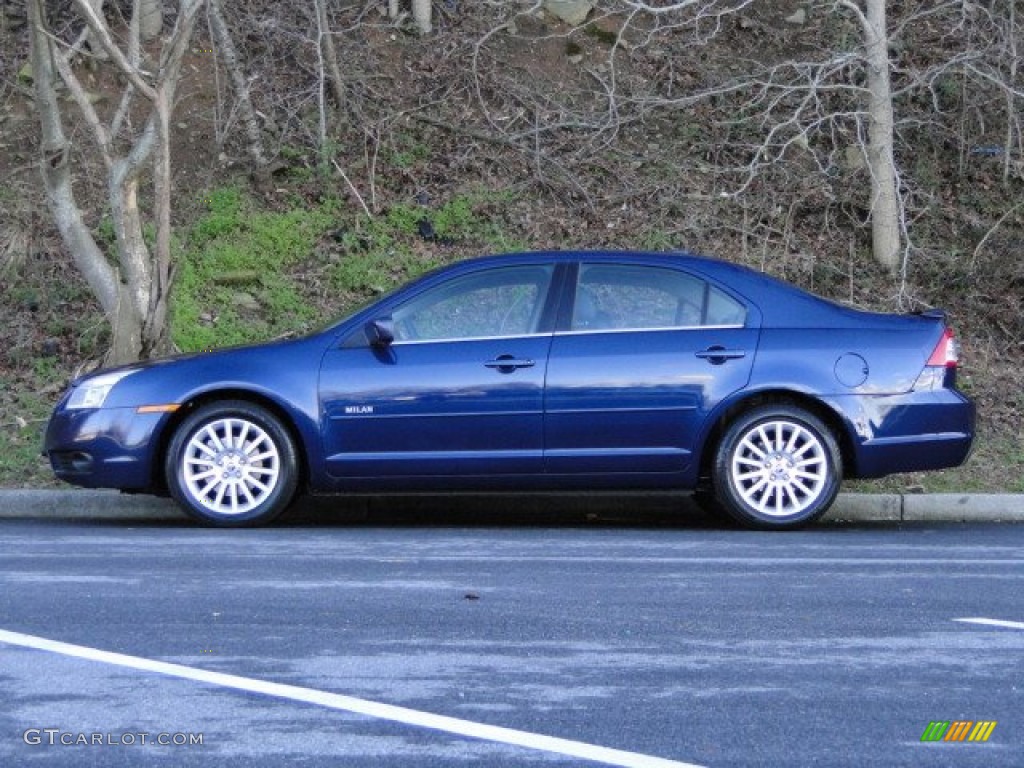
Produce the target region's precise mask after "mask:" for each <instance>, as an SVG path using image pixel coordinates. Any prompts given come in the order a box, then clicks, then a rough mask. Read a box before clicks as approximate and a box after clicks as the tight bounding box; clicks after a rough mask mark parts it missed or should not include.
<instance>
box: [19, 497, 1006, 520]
mask: <svg viewBox="0 0 1024 768" xmlns="http://www.w3.org/2000/svg"><path fill="white" fill-rule="evenodd" d="M424 516H427V517H432V518H436V520H437V522H444V521H445V519H446V517H447V518H448V519H450V520H453V521H455V522H467V521H472V520H475V519H480V520H482V521H484V522H486V521H488V520H492V519H493V520H505V519H508V518H510V517H511V518H528V519H529V518H534V517H537V518H541V519H549V520H555V521H560V522H572V521H578V520H585V521H597V522H600V521H606V520H611V521H620V520H624V521H628V520H630V519H635V520H636V521H638V522H651V523H658V522H664V521H673V520H677V519H679V518H680V516H682V518H683V519H688V518H691V517H692V516H698V517H699V516H702V513H701V512H700V511H699V510H698V509H697V507H696V505H694V504H692V502H690V499H689V496H688V495H686V494H664V493H650V494H644V493H637V494H608V493H593V494H588V493H550V494H508V493H502V494H491V495H472V494H460V495H453V496H445V495H438V494H433V495H422V496H336V497H315V498H314V497H311V498H306V499H304V500H300V501H299V503H298V504H297V505H296V507H295V508H294V509H293V510H292V511H291V512H290V514H289V515H288V516H287V517H286V518H285V522H287V521H288V520H291V521H292V522H303V523H315V522H316V521H317V520H324V521H335V520H341V521H344V520H352V521H367V520H369V521H374V520H377V519H381V518H383V519H393V520H395V521H398V522H400V521H402V520H405V519H417V520H419V519H422V518H423V517H424ZM4 518H7V519H51V520H90V519H93V520H118V519H121V520H140V521H141V520H150V521H160V520H165V521H173V520H182V519H185V515H184V513H182V512H181V510H180V509H178V507H177V506H176V505H175V504H174V503H173V502H172V501H171V500H169V499H166V498H157V497H153V496H143V495H130V494H122V493H119V492H118V491H105V490H104V491H92V490H83V489H0V519H4ZM904 522H961V523H965V522H979V523H980V522H999V523H1024V494H980V493H927V494H925V493H922V494H914V493H906V494H896V493H892V494H866V493H864V494H862V493H841V494H839V497H838V498H837V500H836V502H835V504H834V505H833V506H832V508H831V509H830V510H829V511H828V512H827V513H826V514H825V516H824V517H823V518H822V519H821V521H819V523H818V524H819V525H834V524H842V523H904Z"/></svg>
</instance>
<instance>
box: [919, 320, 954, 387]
mask: <svg viewBox="0 0 1024 768" xmlns="http://www.w3.org/2000/svg"><path fill="white" fill-rule="evenodd" d="M959 363H960V345H959V344H957V343H956V338H954V336H953V330H952V329H951V328H946V329H945V330H944V331H943V332H942V336H941V337H940V338H939V343H938V344H936V345H935V349H933V350H932V354H931V356H930V357H929V358H928V362H927V363H926V364H925V367H924V369H923V370H922V371H921V373H920V374H919V375H918V377H917V381H915V382H914V389H915V390H917V391H921V390H929V389H931V390H935V389H942V388H944V387H955V386H956V367H957V365H958V364H959Z"/></svg>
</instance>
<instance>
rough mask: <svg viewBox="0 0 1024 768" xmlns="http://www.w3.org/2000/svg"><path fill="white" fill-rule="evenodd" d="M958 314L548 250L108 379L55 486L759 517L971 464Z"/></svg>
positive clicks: (225, 500)
mask: <svg viewBox="0 0 1024 768" xmlns="http://www.w3.org/2000/svg"><path fill="white" fill-rule="evenodd" d="M956 368H957V345H956V342H955V340H954V338H953V334H952V332H951V330H950V329H949V327H947V325H946V322H945V319H944V315H943V314H942V313H941V312H939V311H935V312H925V313H924V314H919V315H887V314H876V313H871V312H862V311H857V310H854V309H849V308H846V307H842V306H839V305H836V304H833V303H830V302H828V301H825V300H823V299H820V298H818V297H816V296H813V295H811V294H808V293H805V292H804V291H802V290H800V289H798V288H795V287H793V286H791V285H787V284H785V283H782V282H780V281H778V280H775V279H772V278H770V277H767V276H766V275H763V274H760V273H757V272H754V271H751V270H749V269H746V268H744V267H740V266H737V265H734V264H729V263H726V262H721V261H715V260H711V259H703V258H697V257H692V256H684V255H668V254H647V253H585V252H584V253H579V252H576V253H573V252H565V253H528V254H516V255H505V256H497V257H489V258H484V259H476V260H470V261H465V262H462V263H459V264H456V265H454V266H450V267H447V268H445V269H441V270H438V271H436V272H432V273H430V274H428V275H426V276H424V277H422V278H420V279H418V280H416V281H415V282H413V283H411V284H409V285H407V286H405V287H403V288H401V289H400V290H398V291H396V292H394V293H392V294H390V295H388V296H386V297H385V298H383V299H381V300H380V301H378V302H376V303H375V304H373V305H372V306H369V307H367V308H364V309H362V310H359V311H357V312H356V313H355V314H353V315H352V316H350V317H348V318H347V319H345V320H342V321H341V322H339V323H337V324H335V325H332V326H330V327H328V328H327V329H325V330H323V331H320V332H317V333H314V334H312V335H309V336H306V337H304V338H300V339H295V340H289V341H280V342H275V343H269V344H261V345H257V346H251V347H243V348H236V349H225V350H220V351H216V352H210V353H205V354H195V355H188V356H182V357H177V358H173V359H167V360H159V361H154V362H149V363H140V364H137V365H129V366H126V367H123V368H117V369H112V370H106V371H101V372H98V373H94V374H91V375H89V376H86V377H84V378H81V379H79V380H78V381H75V382H74V383H73V384H72V385H71V388H70V389H69V391H68V392H67V393H66V394H65V395H64V396H63V398H62V399H61V401H60V403H59V404H58V405H57V407H56V410H55V412H54V414H53V416H52V418H51V420H50V423H49V426H48V428H47V431H46V441H45V453H46V455H47V456H48V457H49V459H50V462H51V464H52V466H53V470H54V472H55V473H56V475H57V476H58V477H59V478H61V479H63V480H66V481H67V482H70V483H74V484H77V485H83V486H87V487H105V488H120V489H123V490H126V491H142V492H151V493H170V495H171V496H173V497H174V498H175V499H176V500H177V501H178V502H179V503H180V504H181V506H182V507H183V508H184V509H185V510H186V511H187V512H188V513H189V514H191V515H192V516H193V517H195V518H197V519H198V520H201V521H203V522H205V523H212V524H215V525H225V526H237V525H256V524H260V523H267V522H269V521H270V520H273V519H274V518H276V517H277V516H278V515H279V514H281V513H282V512H283V511H284V510H285V509H286V508H287V507H288V505H289V504H290V503H291V502H292V500H293V499H294V498H295V497H296V495H297V494H299V493H307V492H308V493H348V492H353V493H354V492H360V493H365V492H409V491H435V492H444V491H451V490H476V491H479V490H500V489H514V490H517V491H523V490H544V489H552V490H573V489H587V490H591V489H619V490H624V489H693V490H694V491H695V492H696V494H697V498H698V499H700V500H701V501H702V503H704V504H705V505H706V506H707V507H709V508H714V509H716V510H721V511H724V512H725V513H727V514H728V515H730V516H731V517H733V518H734V519H736V520H737V521H739V522H741V523H743V524H745V525H748V526H752V527H758V528H793V527H797V526H800V525H805V524H807V523H809V522H811V521H813V520H815V519H817V518H818V517H819V516H820V515H822V514H823V513H824V512H825V510H826V509H828V507H829V505H830V504H831V503H832V501H833V500H834V498H835V496H836V493H837V491H838V489H839V484H840V482H841V480H842V478H844V477H880V476H882V475H887V474H890V473H894V472H909V471H919V470H932V469H940V468H944V467H952V466H956V465H958V464H960V463H962V462H963V461H964V460H965V459H966V457H967V455H968V453H969V451H970V448H971V441H972V439H973V435H974V405H973V403H972V402H971V401H970V400H969V399H967V398H966V397H965V396H964V395H963V394H961V393H960V392H959V391H958V390H957V389H956Z"/></svg>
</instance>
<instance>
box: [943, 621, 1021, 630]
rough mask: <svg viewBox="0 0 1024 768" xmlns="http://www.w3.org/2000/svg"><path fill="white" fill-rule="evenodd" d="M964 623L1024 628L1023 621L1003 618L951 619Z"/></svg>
mask: <svg viewBox="0 0 1024 768" xmlns="http://www.w3.org/2000/svg"><path fill="white" fill-rule="evenodd" d="M953 621H962V622H963V623H964V624H985V625H988V626H990V627H1006V628H1007V629H1024V621H1004V620H1003V619H953Z"/></svg>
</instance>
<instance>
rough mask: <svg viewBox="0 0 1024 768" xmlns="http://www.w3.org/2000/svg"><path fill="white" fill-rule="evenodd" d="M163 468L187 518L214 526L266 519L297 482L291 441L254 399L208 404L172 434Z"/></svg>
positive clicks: (283, 503)
mask: <svg viewBox="0 0 1024 768" xmlns="http://www.w3.org/2000/svg"><path fill="white" fill-rule="evenodd" d="M165 471H166V476H167V486H168V489H169V490H170V493H171V496H173V497H174V499H175V500H176V501H177V502H178V504H179V505H181V507H182V508H183V509H184V510H185V511H186V512H187V513H188V514H189V515H191V516H192V517H194V518H196V519H197V520H200V521H201V522H204V523H207V524H211V525H218V526H246V525H261V524H264V523H268V522H270V521H271V520H273V519H274V518H276V517H277V516H278V515H280V514H281V513H282V512H284V510H285V509H286V508H287V507H288V505H289V504H290V503H291V501H292V498H293V497H294V496H295V491H296V488H297V486H298V460H297V455H296V450H295V444H294V442H293V440H292V438H291V436H290V435H289V434H288V431H287V430H286V429H285V428H284V427H283V426H282V425H281V422H280V421H279V420H278V419H277V418H276V417H275V416H274V415H273V414H271V413H270V412H269V411H268V410H266V409H265V408H262V407H260V406H258V405H256V404H254V403H249V402H245V401H242V400H230V401H222V402H215V403H210V404H208V405H204V406H202V407H200V408H198V409H197V410H196V411H195V412H194V413H192V414H191V415H189V416H188V418H186V419H185V420H184V421H183V422H182V423H181V425H180V426H179V427H178V429H177V430H176V431H175V433H174V435H173V437H172V438H171V442H170V445H169V447H168V451H167V457H166V463H165Z"/></svg>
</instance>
